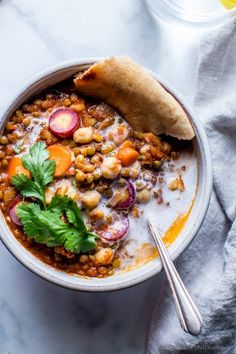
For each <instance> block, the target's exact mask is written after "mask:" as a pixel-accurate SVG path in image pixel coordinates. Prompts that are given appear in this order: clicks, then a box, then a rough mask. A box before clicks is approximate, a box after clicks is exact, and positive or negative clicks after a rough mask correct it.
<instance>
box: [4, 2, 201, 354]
mask: <svg viewBox="0 0 236 354" xmlns="http://www.w3.org/2000/svg"><path fill="white" fill-rule="evenodd" d="M187 34H188V35H187ZM198 37H199V35H198V34H196V33H192V34H191V35H190V31H189V30H186V28H181V27H175V28H173V27H170V26H168V25H167V24H165V23H163V22H162V21H160V20H159V21H157V20H156V19H154V18H153V17H152V16H151V14H150V13H149V11H148V10H147V8H146V7H145V4H144V1H142V0H113V1H110V0H70V1H66V0H57V1H56V0H54V1H52V0H51V1H47V0H2V1H0V44H1V55H0V77H1V80H0V106H1V104H2V103H3V101H5V100H8V99H9V98H10V96H11V94H12V93H13V92H14V90H15V88H16V87H19V86H20V85H22V84H23V83H24V82H25V81H26V80H28V79H30V78H31V77H32V76H33V75H34V74H36V73H38V72H39V71H41V70H44V69H46V68H47V67H49V66H52V65H54V64H56V63H58V62H59V61H64V60H68V59H73V58H78V57H91V56H93V57H102V56H104V57H105V56H109V55H119V54H128V55H130V56H131V57H133V58H134V59H135V60H137V61H138V62H139V63H141V64H142V65H144V66H146V67H148V68H150V69H152V70H154V71H156V72H158V73H159V74H161V75H162V76H163V77H165V78H166V79H168V80H169V81H170V82H171V83H172V84H173V85H174V86H175V87H176V88H177V89H179V90H180V92H181V93H182V94H184V95H185V96H187V98H188V99H189V100H191V98H192V95H193V90H194V75H195V68H196V63H197V53H198ZM162 281H163V274H161V275H159V276H157V277H155V278H153V279H151V280H149V281H147V282H145V283H143V284H141V285H138V286H136V287H134V288H130V289H127V290H122V291H118V292H112V293H106V294H90V293H81V292H80V293H79V292H75V291H70V290H67V289H63V288H59V287H56V286H55V285H52V284H50V283H48V282H46V281H44V280H42V279H40V278H38V277H37V276H35V275H34V274H32V273H31V272H29V271H28V270H27V269H25V268H24V267H23V266H22V265H21V264H20V263H18V262H17V261H16V260H15V259H14V258H13V256H11V254H10V253H9V252H8V251H7V250H6V249H5V247H4V246H3V244H0V284H1V287H0V289H1V290H0V354H7V353H9V352H10V353H12V354H64V353H67V354H93V353H96V354H97V353H98V354H100V353H101V354H110V353H116V354H143V353H144V352H145V349H144V347H145V340H146V334H147V330H148V324H149V318H150V315H151V312H152V309H153V305H154V302H155V299H156V297H157V296H158V294H159V292H158V291H159V289H160V287H161V285H162Z"/></svg>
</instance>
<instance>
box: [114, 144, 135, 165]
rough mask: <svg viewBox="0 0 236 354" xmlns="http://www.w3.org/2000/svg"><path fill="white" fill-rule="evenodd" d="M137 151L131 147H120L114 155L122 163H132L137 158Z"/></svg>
mask: <svg viewBox="0 0 236 354" xmlns="http://www.w3.org/2000/svg"><path fill="white" fill-rule="evenodd" d="M138 156H139V153H138V152H137V151H136V150H134V149H133V148H132V147H129V146H128V147H122V148H120V149H119V150H118V151H117V154H116V157H117V158H118V159H119V160H120V161H121V163H122V165H124V166H129V165H132V163H134V162H135V161H136V160H137V159H138Z"/></svg>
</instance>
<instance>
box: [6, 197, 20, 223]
mask: <svg viewBox="0 0 236 354" xmlns="http://www.w3.org/2000/svg"><path fill="white" fill-rule="evenodd" d="M20 203H22V198H21V197H16V198H14V199H13V200H12V201H11V203H10V205H9V208H8V213H9V216H10V218H11V220H12V221H13V222H14V224H16V225H18V226H22V223H21V221H20V219H19V218H18V216H17V214H16V208H17V207H18V205H19V204H20Z"/></svg>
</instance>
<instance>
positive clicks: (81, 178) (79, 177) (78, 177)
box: [75, 171, 85, 182]
mask: <svg viewBox="0 0 236 354" xmlns="http://www.w3.org/2000/svg"><path fill="white" fill-rule="evenodd" d="M75 179H76V181H77V182H84V180H85V174H84V172H82V171H78V172H77V173H76V175H75Z"/></svg>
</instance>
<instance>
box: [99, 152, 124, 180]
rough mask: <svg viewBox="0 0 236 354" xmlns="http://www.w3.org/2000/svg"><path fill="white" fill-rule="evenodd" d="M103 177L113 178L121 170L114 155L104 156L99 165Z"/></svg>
mask: <svg viewBox="0 0 236 354" xmlns="http://www.w3.org/2000/svg"><path fill="white" fill-rule="evenodd" d="M101 169H102V175H103V177H104V178H108V179H114V178H116V177H117V176H118V175H119V173H120V171H121V164H120V161H119V160H118V159H117V158H116V157H106V158H104V160H103V163H102V165H101Z"/></svg>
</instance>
